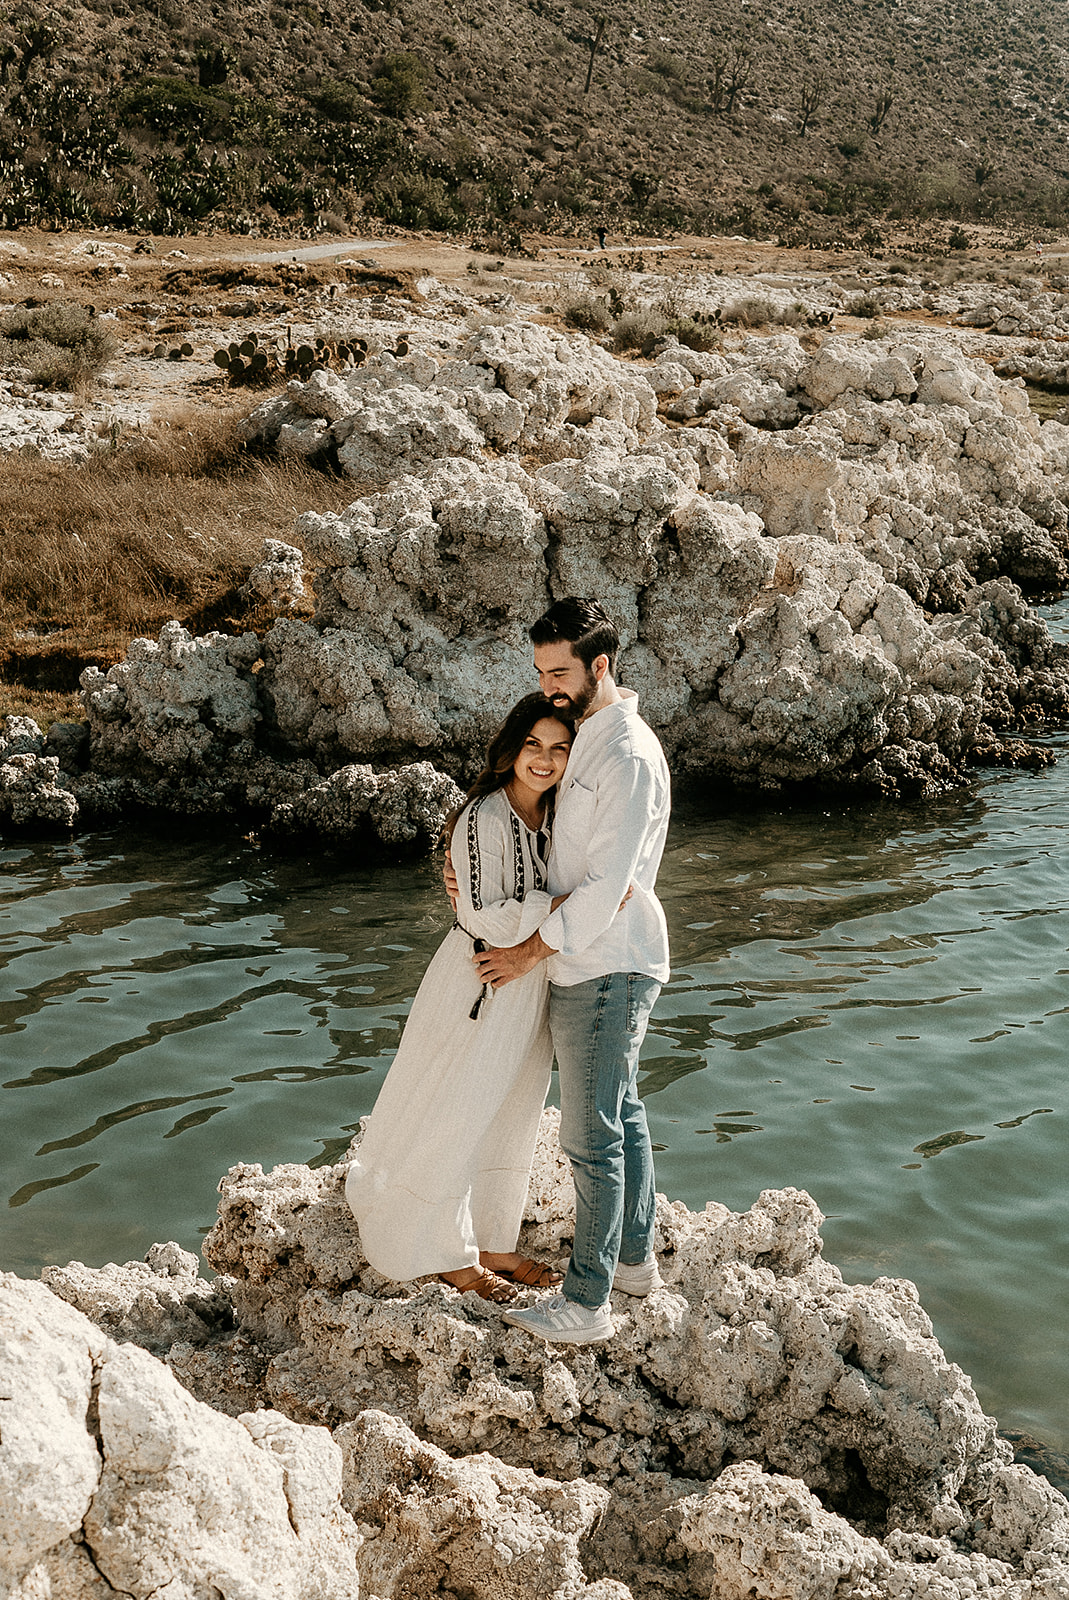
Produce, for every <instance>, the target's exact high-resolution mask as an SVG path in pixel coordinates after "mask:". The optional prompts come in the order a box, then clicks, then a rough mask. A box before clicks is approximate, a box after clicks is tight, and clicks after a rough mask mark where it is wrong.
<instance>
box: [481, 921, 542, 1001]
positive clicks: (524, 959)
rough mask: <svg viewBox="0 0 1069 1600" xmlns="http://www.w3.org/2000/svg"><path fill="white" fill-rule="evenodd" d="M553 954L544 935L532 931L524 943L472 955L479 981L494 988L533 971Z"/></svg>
mask: <svg viewBox="0 0 1069 1600" xmlns="http://www.w3.org/2000/svg"><path fill="white" fill-rule="evenodd" d="M552 954H553V951H552V950H551V949H550V947H549V945H548V944H546V942H545V940H544V939H543V938H542V936H541V935H540V934H537V933H532V935H531V937H530V938H529V939H525V940H524V941H523V943H522V944H510V945H504V946H503V947H502V948H501V949H499V950H484V951H482V953H481V954H478V955H474V956H472V960H473V961H474V963H475V970H476V972H477V973H478V974H479V981H480V982H481V983H488V984H489V985H490V986H491V988H493V989H500V988H501V986H502V984H505V983H512V981H513V980H514V979H515V978H522V977H523V976H524V974H525V973H528V972H532V971H533V970H534V968H535V967H537V965H538V963H539V962H540V961H544V960H545V959H546V957H547V956H550V955H552Z"/></svg>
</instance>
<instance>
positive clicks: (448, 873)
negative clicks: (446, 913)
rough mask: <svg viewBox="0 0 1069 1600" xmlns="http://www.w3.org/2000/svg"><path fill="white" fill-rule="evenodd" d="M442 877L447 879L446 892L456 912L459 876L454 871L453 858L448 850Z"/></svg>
mask: <svg viewBox="0 0 1069 1600" xmlns="http://www.w3.org/2000/svg"><path fill="white" fill-rule="evenodd" d="M442 877H443V878H444V879H445V892H446V894H447V895H448V896H449V898H450V900H451V901H452V902H453V910H454V911H455V910H456V908H457V897H458V895H459V894H460V889H459V887H458V885H457V875H456V873H455V872H454V871H453V857H452V856H451V855H450V853H449V851H448V850H447V851H446V853H445V866H444V867H443V868H442Z"/></svg>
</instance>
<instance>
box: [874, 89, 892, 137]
mask: <svg viewBox="0 0 1069 1600" xmlns="http://www.w3.org/2000/svg"><path fill="white" fill-rule="evenodd" d="M894 103H895V91H894V86H893V85H892V84H891V82H890V80H888V82H887V83H885V84H884V86H883V88H882V89H878V90H877V92H876V103H875V105H874V106H873V108H872V115H871V116H870V117H869V127H870V128H871V129H872V131H873V133H879V131H880V129H881V128H882V127H883V125H884V123H885V122H886V121H887V113H888V112H889V111H890V109H891V107H892V106H893V105H894Z"/></svg>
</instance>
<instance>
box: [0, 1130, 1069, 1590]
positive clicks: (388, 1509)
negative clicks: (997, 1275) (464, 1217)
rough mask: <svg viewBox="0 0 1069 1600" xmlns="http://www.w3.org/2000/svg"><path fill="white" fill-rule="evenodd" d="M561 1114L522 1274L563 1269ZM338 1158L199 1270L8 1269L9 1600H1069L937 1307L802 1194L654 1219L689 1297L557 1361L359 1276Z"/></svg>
mask: <svg viewBox="0 0 1069 1600" xmlns="http://www.w3.org/2000/svg"><path fill="white" fill-rule="evenodd" d="M558 1120H559V1118H558V1114H557V1113H556V1112H554V1111H547V1112H546V1113H545V1114H544V1116H543V1125H542V1131H541V1137H540V1141H539V1147H538V1153H537V1156H536V1161H535V1166H534V1170H533V1172H532V1178H531V1185H530V1193H529V1197H528V1205H527V1211H526V1220H525V1223H524V1229H523V1235H522V1240H521V1248H523V1249H525V1250H528V1251H530V1252H532V1253H535V1254H537V1255H538V1256H539V1257H541V1258H544V1259H549V1260H555V1261H562V1260H563V1259H565V1258H566V1256H567V1252H568V1244H569V1238H570V1232H571V1227H572V1217H573V1195H572V1192H571V1184H570V1178H569V1175H568V1171H567V1166H566V1163H565V1162H564V1160H563V1158H562V1156H561V1154H560V1151H559V1147H558V1145H557V1138H556V1128H557V1123H558ZM351 1155H352V1149H350V1151H349V1152H348V1153H347V1154H346V1156H345V1157H343V1158H342V1160H340V1161H339V1162H337V1163H335V1164H334V1165H332V1166H324V1167H320V1168H317V1169H314V1170H313V1169H311V1168H308V1167H306V1166H301V1165H286V1166H281V1167H278V1168H276V1169H275V1170H274V1171H273V1172H271V1173H266V1174H265V1173H264V1172H263V1170H262V1169H261V1168H260V1167H259V1166H246V1165H239V1166H236V1167H234V1168H233V1169H232V1170H231V1171H230V1172H229V1173H228V1174H227V1175H226V1177H224V1178H223V1180H222V1182H221V1183H220V1193H221V1200H220V1204H219V1215H218V1220H217V1221H216V1223H215V1225H214V1227H213V1228H212V1230H211V1232H210V1233H209V1235H208V1237H207V1239H206V1240H205V1244H204V1255H205V1257H206V1259H207V1260H208V1261H209V1262H210V1264H211V1265H212V1266H213V1267H214V1268H215V1269H216V1271H217V1272H218V1273H219V1276H218V1277H216V1278H215V1279H214V1281H212V1282H207V1281H204V1280H203V1279H201V1278H200V1277H199V1276H198V1267H197V1261H196V1258H195V1257H194V1256H192V1255H191V1254H189V1252H187V1251H185V1250H183V1249H181V1248H179V1246H177V1245H174V1244H167V1245H156V1246H153V1248H152V1249H151V1250H150V1251H149V1252H148V1254H147V1256H146V1258H145V1260H144V1261H143V1262H130V1263H127V1264H126V1265H125V1266H114V1265H112V1266H106V1267H103V1268H100V1269H93V1268H89V1267H85V1266H83V1265H81V1264H80V1263H77V1262H72V1263H71V1264H70V1265H69V1266H66V1267H52V1268H47V1269H46V1270H45V1272H44V1273H43V1275H42V1276H43V1279H44V1281H43V1282H39V1283H34V1282H28V1281H25V1280H22V1279H19V1278H17V1277H14V1276H13V1275H3V1276H0V1332H2V1338H0V1594H2V1595H3V1597H4V1600H49V1597H54V1600H61V1597H62V1600H106V1597H110V1596H113V1595H115V1596H117V1595H124V1596H134V1597H136V1600H150V1597H153V1600H158V1597H160V1596H165V1597H166V1600H205V1597H206V1596H208V1595H213V1594H214V1595H221V1596H224V1597H226V1600H261V1597H269V1596H270V1597H276V1596H277V1597H278V1600H331V1597H337V1600H343V1597H345V1600H355V1597H356V1596H357V1595H360V1596H363V1597H364V1600H372V1597H378V1600H420V1597H423V1596H427V1597H430V1596H432V1595H439V1594H443V1593H445V1594H456V1595H463V1596H465V1597H466V1600H521V1597H522V1600H531V1597H538V1600H542V1597H545V1600H628V1597H632V1600H663V1597H668V1596H672V1597H675V1596H678V1597H680V1600H690V1597H692V1596H693V1597H702V1600H920V1597H921V1596H925V1597H928V1600H959V1597H961V1600H964V1597H973V1596H985V1597H988V1600H1065V1597H1066V1596H1069V1502H1067V1501H1066V1499H1065V1497H1064V1496H1063V1495H1062V1494H1060V1493H1059V1492H1058V1491H1057V1490H1056V1489H1054V1488H1052V1487H1051V1485H1050V1484H1049V1483H1048V1481H1047V1480H1046V1479H1045V1478H1043V1477H1040V1476H1037V1475H1036V1474H1035V1473H1034V1472H1032V1471H1031V1470H1030V1469H1029V1468H1028V1467H1026V1466H1023V1465H1017V1464H1014V1462H1013V1459H1012V1451H1011V1448H1010V1446H1009V1445H1008V1443H1006V1441H1005V1440H1003V1439H1001V1438H1000V1437H999V1434H998V1429H997V1425H996V1423H995V1422H994V1421H993V1420H992V1419H991V1418H989V1417H987V1416H985V1415H984V1414H983V1412H982V1410H981V1408H980V1405H979V1402H978V1400H977V1398H976V1395H975V1394H974V1392H973V1389H972V1386H971V1384H970V1382H969V1379H968V1378H967V1377H966V1376H965V1374H964V1373H962V1372H961V1370H960V1369H959V1368H958V1367H956V1366H955V1365H954V1364H953V1363H951V1362H949V1361H948V1360H947V1358H946V1356H945V1355H944V1353H943V1351H942V1350H941V1349H940V1347H939V1344H938V1343H937V1341H936V1339H935V1338H934V1336H933V1332H932V1326H931V1323H930V1321H929V1319H928V1317H927V1316H926V1315H925V1312H924V1310H923V1308H922V1307H921V1305H920V1304H919V1301H918V1297H917V1293H916V1290H915V1288H914V1287H913V1285H912V1284H910V1283H907V1282H904V1281H901V1280H892V1279H887V1278H880V1279H877V1281H876V1282H875V1283H874V1284H872V1285H871V1286H856V1285H849V1284H846V1283H844V1281H843V1279H842V1276H841V1274H840V1273H839V1271H838V1270H837V1269H836V1268H835V1267H834V1266H831V1265H830V1264H828V1263H827V1262H825V1261H824V1260H823V1259H822V1256H821V1239H820V1232H819V1228H820V1223H821V1221H822V1218H821V1215H820V1213H819V1211H818V1210H817V1208H816V1206H815V1205H814V1203H813V1201H812V1200H811V1199H810V1197H809V1196H808V1195H806V1194H804V1193H803V1192H801V1191H799V1190H795V1189H783V1190H778V1191H766V1192H765V1193H764V1194H762V1195H761V1196H760V1198H759V1199H758V1200H757V1201H756V1203H755V1204H754V1205H753V1206H752V1207H751V1208H750V1210H749V1211H748V1212H745V1213H742V1214H734V1213H732V1212H730V1211H728V1210H727V1209H726V1208H725V1207H724V1206H721V1205H718V1204H716V1203H715V1202H710V1203H709V1204H708V1205H707V1206H706V1207H705V1209H704V1211H703V1212H701V1213H694V1212H691V1211H689V1210H688V1209H687V1208H686V1207H685V1206H683V1205H682V1204H681V1203H679V1202H671V1201H668V1200H665V1199H664V1197H663V1196H662V1197H659V1200H658V1232H657V1251H658V1258H659V1261H660V1264H661V1271H662V1274H663V1276H664V1279H665V1286H664V1287H663V1288H661V1289H658V1290H655V1291H654V1292H653V1293H652V1294H651V1295H650V1296H649V1297H648V1298H647V1299H645V1300H632V1299H629V1298H628V1297H627V1296H625V1295H621V1294H617V1295H614V1297H613V1311H614V1319H615V1324H616V1330H617V1331H616V1335H615V1337H614V1338H613V1340H612V1341H611V1342H610V1343H608V1344H606V1345H603V1346H597V1347H594V1346H586V1347H580V1348H569V1347H566V1346H559V1347H555V1348H551V1347H549V1346H546V1345H544V1344H542V1343H541V1342H539V1341H536V1340H532V1339H530V1338H529V1337H528V1336H526V1335H525V1334H523V1333H521V1332H520V1331H519V1330H517V1329H510V1328H508V1327H506V1326H505V1325H504V1323H503V1322H502V1321H501V1318H500V1312H499V1310H498V1309H497V1308H495V1307H493V1306H492V1305H489V1304H486V1303H484V1302H481V1301H479V1300H478V1299H477V1298H476V1297H474V1296H470V1295H469V1296H463V1295H460V1294H458V1293H457V1292H456V1291H455V1290H453V1289H451V1288H449V1287H448V1286H446V1285H444V1284H442V1283H439V1282H428V1281H421V1282H418V1283H413V1284H397V1283H390V1282H388V1281H386V1280H384V1279H383V1278H382V1277H381V1275H379V1274H377V1273H376V1272H375V1271H374V1270H373V1269H372V1268H370V1267H369V1266H368V1265H367V1263H366V1261H365V1260H364V1258H363V1256H362V1254H361V1251H360V1243H359V1237H358V1234H357V1231H356V1228H355V1226H354V1224H353V1221H352V1218H351V1215H350V1213H349V1211H348V1208H347V1207H346V1205H345V1200H344V1192H343V1190H344V1180H345V1174H346V1171H347V1168H348V1162H349V1159H350V1158H351Z"/></svg>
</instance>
